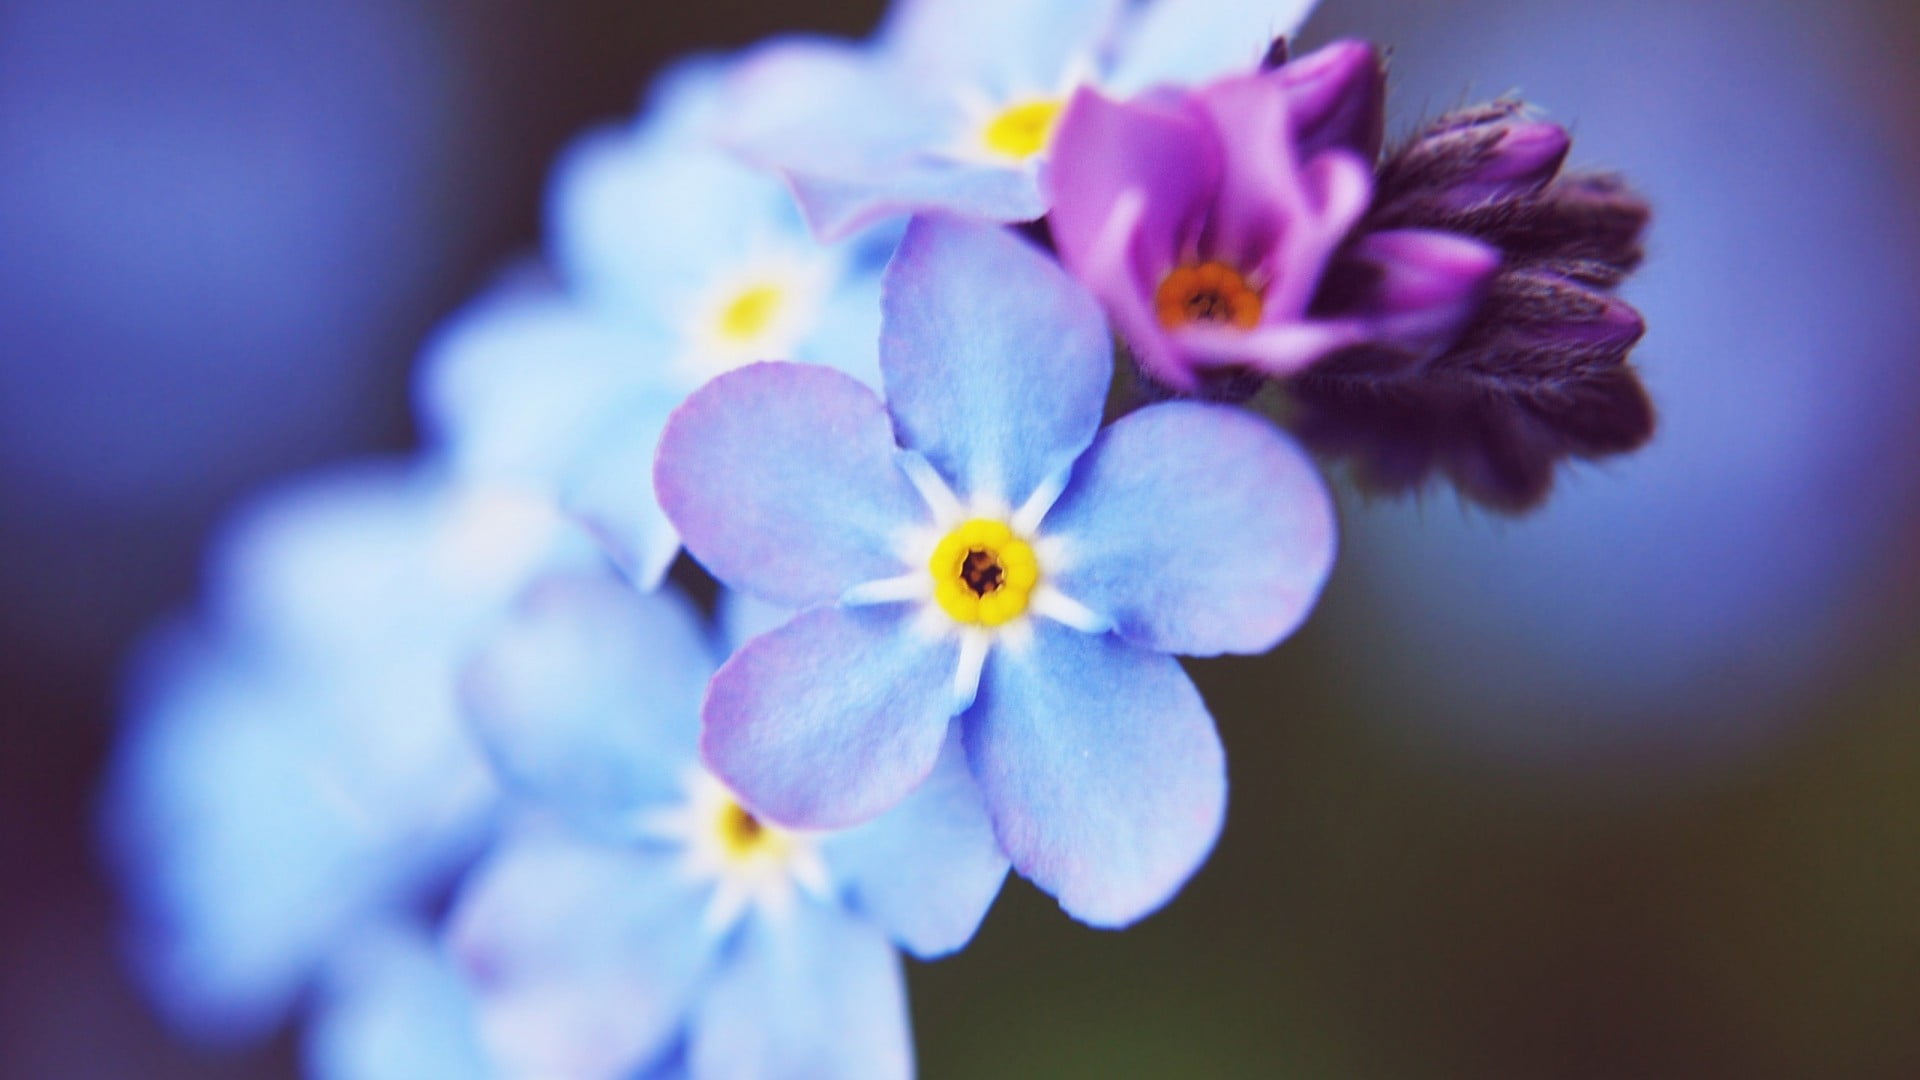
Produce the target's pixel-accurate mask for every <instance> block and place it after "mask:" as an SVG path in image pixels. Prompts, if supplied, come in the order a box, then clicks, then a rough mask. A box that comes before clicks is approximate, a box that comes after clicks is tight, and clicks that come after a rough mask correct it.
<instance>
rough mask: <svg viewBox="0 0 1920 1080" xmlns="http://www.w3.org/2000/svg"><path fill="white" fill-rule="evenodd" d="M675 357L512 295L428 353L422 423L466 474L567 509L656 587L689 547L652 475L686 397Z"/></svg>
mask: <svg viewBox="0 0 1920 1080" xmlns="http://www.w3.org/2000/svg"><path fill="white" fill-rule="evenodd" d="M671 351H672V346H671V345H670V344H668V342H667V341H666V340H665V339H664V338H658V337H649V336H646V335H644V334H640V333H636V332H633V331H632V330H631V329H630V328H629V327H627V326H625V325H623V324H621V323H619V322H617V321H615V320H611V319H608V318H605V317H603V316H601V315H599V314H597V313H595V312H593V311H591V310H589V309H588V308H587V307H586V306H585V305H583V304H579V303H576V302H573V301H570V300H567V299H565V298H563V297H561V296H559V295H558V294H556V293H554V292H552V291H551V289H550V288H546V289H528V288H524V287H523V288H508V289H502V290H499V291H498V292H496V294H495V295H494V296H492V297H489V298H487V299H483V300H481V301H479V302H478V303H476V304H474V305H473V306H472V307H471V308H469V310H468V311H467V312H465V313H463V314H462V315H460V316H459V317H457V318H456V319H455V320H454V322H453V323H452V324H450V325H449V327H448V328H447V329H446V330H445V331H443V332H442V333H441V335H440V336H439V338H438V339H437V340H436V342H435V343H434V344H433V345H432V346H431V347H430V348H429V350H428V353H427V359H426V361H425V362H424V364H423V366H422V368H421V375H420V378H419V389H418V396H419V399H420V401H421V402H422V405H421V423H422V426H423V427H424V428H426V430H427V431H428V433H429V438H430V440H432V441H433V442H435V443H437V444H439V445H441V446H443V447H445V448H446V450H447V452H448V453H449V454H450V455H451V456H452V458H453V461H454V467H455V469H456V470H457V471H458V472H459V473H460V475H461V476H463V477H466V478H471V479H473V480H475V481H479V482H485V483H496V484H503V485H508V486H512V487H515V488H521V489H526V490H529V491H532V492H536V493H539V494H541V495H544V496H547V497H548V498H551V499H553V500H555V502H556V503H557V504H558V505H559V506H561V507H562V508H563V509H565V510H566V511H567V512H568V513H570V514H572V515H573V516H575V517H576V518H578V519H579V520H580V521H581V523H582V524H584V525H585V526H586V527H587V528H588V529H589V530H590V531H591V532H592V533H593V534H594V535H595V537H596V538H597V539H598V540H599V541H600V543H601V545H602V546H603V547H604V548H605V549H606V551H607V553H608V554H609V555H610V556H612V557H613V559H614V560H615V561H616V562H617V563H619V565H620V567H621V569H622V570H623V571H625V572H626V573H627V574H629V575H630V576H631V577H633V578H634V580H635V582H636V583H637V584H639V585H640V587H641V588H652V587H653V586H655V585H657V584H658V583H659V580H660V577H661V575H662V574H664V573H665V572H666V569H667V566H668V564H670V563H671V562H672V561H673V557H674V556H675V555H676V554H678V552H679V550H680V538H679V537H678V536H677V535H676V534H675V533H674V531H673V528H672V525H671V524H670V523H669V522H668V521H667V520H666V516H665V514H663V513H662V512H661V510H660V506H659V503H658V502H657V501H656V500H655V499H654V497H653V476H652V470H653V455H654V450H655V447H656V446H657V444H658V442H659V438H660V430H661V428H662V427H663V426H665V424H666V420H667V416H668V414H670V413H671V412H672V411H673V409H674V407H675V406H677V405H679V404H680V401H681V399H682V398H683V397H684V396H685V392H686V387H685V386H684V385H681V384H680V383H679V381H678V380H677V379H675V378H673V377H672V376H671V374H670V373H669V372H667V371H666V370H665V362H666V359H667V357H668V356H669V355H670V353H671Z"/></svg>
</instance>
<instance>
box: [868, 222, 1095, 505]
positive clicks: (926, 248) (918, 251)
mask: <svg viewBox="0 0 1920 1080" xmlns="http://www.w3.org/2000/svg"><path fill="white" fill-rule="evenodd" d="M885 325H886V335H885V337H883V338H882V339H881V343H880V367H881V371H882V372H883V374H884V375H885V378H886V386H887V407H888V408H889V409H890V410H891V411H892V413H893V420H894V427H895V429H896V430H897V431H898V432H899V436H900V443H901V445H902V446H906V447H909V448H910V449H914V450H918V451H919V452H920V453H922V454H923V455H925V456H926V458H927V460H928V461H930V462H931V463H932V464H933V466H934V468H935V469H937V470H938V471H939V472H940V473H941V474H942V475H943V476H944V477H946V479H947V481H948V482H949V483H951V484H953V485H954V486H955V488H956V490H957V491H958V493H959V494H960V495H961V496H962V497H969V496H971V497H974V498H980V499H999V500H1004V501H1006V502H1007V503H1008V504H1009V505H1010V506H1011V507H1018V506H1019V505H1020V504H1021V503H1022V502H1024V501H1025V500H1026V498H1027V497H1028V496H1029V495H1031V494H1032V493H1033V492H1034V491H1035V490H1036V489H1038V488H1039V487H1040V486H1041V485H1042V484H1043V483H1044V482H1046V481H1047V480H1048V479H1050V478H1052V477H1054V476H1055V475H1057V474H1058V473H1060V472H1062V471H1064V470H1065V469H1066V468H1067V467H1068V466H1069V465H1071V464H1072V463H1073V460H1074V459H1075V458H1076V457H1078V456H1079V454H1080V452H1081V451H1082V450H1085V449H1086V447H1087V444H1088V443H1089V442H1090V441H1091V440H1092V439H1093V434H1094V431H1095V429H1097V428H1098V427H1099V425H1100V414H1101V410H1102V408H1103V407H1104V405H1105V402H1106V396H1107V386H1108V384H1109V383H1110V382H1111V381H1112V378H1113V339H1112V338H1111V337H1110V336H1109V334H1108V332H1107V321H1106V318H1105V317H1104V316H1103V315H1102V314H1101V311H1100V307H1099V305H1098V304H1097V303H1095V301H1094V299H1093V297H1092V296H1091V295H1090V294H1088V293H1087V291H1086V290H1085V289H1084V288H1082V287H1081V286H1080V285H1079V284H1078V283H1076V282H1075V281H1074V280H1073V279H1072V278H1070V277H1068V276H1067V274H1066V271H1064V270H1062V269H1061V268H1060V266H1059V264H1058V263H1056V262H1054V261H1053V260H1052V259H1049V258H1047V257H1046V256H1045V255H1043V254H1042V253H1041V252H1039V251H1038V250H1036V249H1035V248H1034V247H1033V246H1032V245H1030V244H1028V243H1026V242H1025V241H1024V240H1021V239H1020V238H1018V237H1016V236H1015V235H1013V234H1012V233H1011V232H1009V231H1007V230H1005V229H998V228H994V227H991V226H988V225H984V224H979V223H971V222H963V221H959V220H955V219H947V218H921V219H917V220H915V221H914V223H913V224H912V225H911V226H909V227H908V229H907V236H906V239H905V240H903V241H901V244H900V252H899V254H898V255H896V256H895V257H894V261H893V265H892V266H891V267H889V268H888V270H887V280H886V314H885Z"/></svg>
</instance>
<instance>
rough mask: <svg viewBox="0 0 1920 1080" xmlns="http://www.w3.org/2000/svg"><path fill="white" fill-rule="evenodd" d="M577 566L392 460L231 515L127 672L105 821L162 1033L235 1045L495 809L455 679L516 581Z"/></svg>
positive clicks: (473, 843)
mask: <svg viewBox="0 0 1920 1080" xmlns="http://www.w3.org/2000/svg"><path fill="white" fill-rule="evenodd" d="M592 557H593V556H592V553H591V550H590V545H588V544H587V543H586V542H585V540H584V538H583V537H580V536H579V535H578V534H577V533H575V532H574V531H573V530H570V529H569V528H567V527H566V526H565V523H564V522H562V521H561V520H560V519H559V518H558V517H557V516H556V515H554V514H553V513H552V512H551V510H549V509H547V508H544V507H542V506H540V505H539V504H538V503H534V502H531V501H529V500H526V499H523V498H520V497H517V496H514V495H511V494H507V493H501V492H487V491H468V490H462V489H456V488H453V487H450V486H448V485H447V484H446V483H445V482H444V479H443V478H442V477H440V476H439V475H437V474H436V473H434V472H433V471H432V470H430V469H426V468H421V467H405V466H400V465H397V464H396V465H378V466H367V467H361V468H357V469H351V470H341V471H338V472H335V473H331V474H328V475H326V476H324V477H321V478H319V479H315V480H309V481H306V482H304V483H301V484H298V485H296V486H294V487H292V488H290V489H288V490H285V491H283V492H280V493H278V494H276V495H274V496H270V497H268V498H267V499H265V500H262V501H261V502H260V503H259V504H257V505H256V506H254V507H253V508H251V509H250V510H249V511H247V512H245V513H244V514H242V515H241V517H240V519H239V521H238V523H237V525H236V526H235V527H234V528H233V529H231V530H230V531H229V534H228V536H227V538H226V540H225V541H224V542H223V543H222V544H221V545H220V547H219V550H218V551H217V552H216V557H215V558H214V560H213V561H212V565H211V566H210V570H209V578H210V589H209V591H210V596H209V603H208V605H207V610H206V611H205V612H204V613H202V615H201V617H199V618H198V619H195V620H192V621H190V622H186V623H183V624H182V625H181V626H179V627H176V628H174V629H172V630H171V631H169V632H167V633H164V634H162V635H160V636H159V637H157V638H156V640H155V642H154V643H153V645H152V646H151V647H150V648H149V649H148V650H147V651H146V655H145V656H144V658H143V663H142V664H141V665H140V666H139V670H138V671H137V672H136V677H135V679H134V685H133V687H132V695H131V702H130V712H131V719H130V721H129V728H130V729H129V731H128V733H127V735H126V738H125V740H124V742H123V743H122V744H121V746H120V748H119V753H118V757H117V759H116V761H115V763H114V767H113V773H112V776H111V779H110V784H109V791H108V795H107V801H106V806H105V821H104V826H105V828H106V831H107V843H108V847H109V851H110V853H111V855H112V857H113V861H114V864H115V869H116V871H117V872H118V874H119V876H120V877H121V878H122V879H123V881H124V883H125V885H126V891H127V894H128V896H129V898H130V905H131V908H132V915H133V924H134V929H133V947H134V953H135V957H136V961H137V964H138V967H139V968H140V971H141V974H142V975H143V977H144V978H145V980H146V981H147V983H148V984H149V987H150V989H151V990H152V992H153V996H154V998H155V1000H156V1001H157V1002H158V1003H159V1004H160V1005H161V1006H162V1007H163V1008H164V1009H165V1010H167V1012H168V1013H169V1015H170V1016H171V1017H172V1018H173V1019H174V1020H175V1021H176V1022H177V1023H179V1024H180V1025H181V1026H183V1027H185V1028H187V1029H188V1030H191V1031H194V1032H196V1033H198V1034H201V1035H203V1036H205V1037H209V1038H236V1037H245V1036H249V1035H253V1034H258V1033H259V1032H260V1031H261V1030H263V1029H264V1028H266V1027H268V1026H270V1025H272V1024H273V1023H275V1022H276V1021H277V1020H278V1019H279V1018H280V1016H281V1014H282V1013H283V1012H284V1010H285V1008H286V1006H287V1004H288V1003H289V1001H290V1000H291V999H292V997H293V996H294V995H295V994H296V993H297V992H298V991H299V990H300V988H301V987H302V986H303V985H305V984H306V982H307V981H308V980H309V978H310V977H311V976H312V975H313V974H314V973H315V972H316V970H317V969H319V968H320V967H321V966H323V964H324V962H325V961H326V958H327V957H328V955H329V953H330V952H331V950H332V949H333V948H334V947H335V946H336V945H337V944H338V943H339V942H340V941H341V940H342V939H343V938H344V937H347V936H351V934H352V933H353V932H354V931H355V930H356V928H358V927H360V926H363V925H365V924H366V923H367V922H368V921H369V920H375V919H377V918H379V917H380V916H381V915H382V913H384V912H389V911H394V910H399V909H402V908H405V907H406V906H408V905H409V904H410V903H413V902H415V901H417V900H418V899H419V898H420V897H421V896H422V895H423V894H424V893H425V892H427V891H430V890H431V889H432V888H434V887H435V886H436V884H439V883H442V882H443V880H444V877H445V876H446V875H447V874H448V873H450V872H451V871H452V870H453V869H454V868H455V867H457V865H458V864H459V863H460V861H461V860H462V859H463V858H464V857H466V856H467V855H468V854H470V853H471V852H472V851H473V850H475V849H476V848H477V846H478V845H479V843H480V842H481V841H482V839H483V837H484V835H485V832H486V830H487V828H488V822H489V820H490V817H491V814H492V808H493V806H494V803H495V802H496V800H497V794H496V788H495V785H494V782H493V778H492V774H491V771H490V770H489V769H488V768H487V767H486V764H485V762H484V761H483V759H482V758H481V756H480V754H479V752H478V750H477V748H476V747H475V746H474V744H473V742H472V740H471V738H470V737H469V736H468V735H467V733H466V731H465V728H464V725H463V724H462V722H461V720H460V717H459V712H458V708H457V701H456V696H455V689H456V676H457V673H458V670H459V665H460V663H461V662H462V660H463V659H464V656H465V654H466V651H467V649H468V648H469V647H471V646H472V645H473V644H474V643H475V642H477V640H478V639H479V636H480V635H481V633H482V632H483V630H484V628H485V627H486V625H487V623H488V622H489V621H490V620H491V619H494V618H498V617H499V616H501V615H502V614H504V612H505V611H506V609H507V605H508V604H509V603H510V602H511V600H512V598H513V597H514V596H515V595H517V594H518V592H519V590H520V589H521V588H522V587H523V586H524V584H525V583H526V582H527V581H529V580H531V579H532V578H533V577H534V576H535V575H537V574H538V573H540V572H542V571H543V570H546V569H552V568H559V567H571V566H577V565H580V564H581V563H582V562H583V561H585V560H590V559H591V558H592Z"/></svg>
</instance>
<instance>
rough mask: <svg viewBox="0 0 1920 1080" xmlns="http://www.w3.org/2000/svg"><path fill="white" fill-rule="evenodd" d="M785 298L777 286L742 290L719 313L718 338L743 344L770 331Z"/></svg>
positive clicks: (761, 286)
mask: <svg viewBox="0 0 1920 1080" xmlns="http://www.w3.org/2000/svg"><path fill="white" fill-rule="evenodd" d="M785 299H786V298H785V296H784V294H783V293H782V292H781V289H780V287H779V286H778V285H754V286H751V287H749V288H747V289H743V290H742V291H741V292H740V294H739V295H738V296H736V297H734V298H733V299H732V300H731V301H730V302H728V304H727V306H726V307H725V308H723V309H722V310H721V312H720V336H721V337H724V338H726V339H728V340H730V341H742V342H745V341H752V340H754V339H755V338H758V337H760V336H761V335H763V334H765V333H766V332H767V331H768V330H769V329H770V328H772V326H773V322H774V320H775V319H776V318H778V317H779V315H780V308H781V306H782V304H783V303H784V301H785Z"/></svg>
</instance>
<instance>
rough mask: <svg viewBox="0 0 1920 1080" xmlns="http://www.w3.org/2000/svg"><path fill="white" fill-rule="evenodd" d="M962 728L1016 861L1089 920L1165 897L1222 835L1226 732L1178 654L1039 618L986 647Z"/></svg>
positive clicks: (1109, 920)
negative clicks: (1018, 642)
mask: <svg viewBox="0 0 1920 1080" xmlns="http://www.w3.org/2000/svg"><path fill="white" fill-rule="evenodd" d="M964 730H965V732H966V739H967V753H968V757H969V758H970V759H971V760H972V762H973V772H974V776H975V777H977V778H978V779H979V781H980V786H981V789H982V790H983V791H984V792H985V793H986V797H987V805H988V806H989V807H991V808H992V812H993V822H994V829H995V831H996V833H997V834H998V835H999V837H1000V843H1001V845H1002V846H1003V847H1005V848H1006V850H1007V853H1008V854H1009V855H1011V856H1012V857H1013V865H1014V868H1015V869H1017V870H1019V871H1020V873H1021V874H1022V875H1024V876H1026V877H1027V878H1028V879H1029V880H1031V881H1032V882H1033V883H1034V884H1035V885H1038V886H1039V887H1040V888H1042V889H1044V890H1045V891H1047V892H1049V893H1052V894H1053V895H1054V896H1055V897H1056V898H1057V899H1058V900H1059V901H1060V906H1061V907H1062V908H1065V909H1066V911H1067V913H1068V914H1070V915H1072V916H1074V917H1075V918H1077V919H1080V920H1082V921H1084V922H1087V923H1090V924H1092V925H1094V926H1105V927H1117V926H1124V925H1126V924H1128V923H1130V922H1133V921H1134V920H1136V919H1139V918H1141V917H1142V916H1145V915H1147V914H1149V913H1151V912H1152V911H1154V910H1155V909H1157V908H1159V907H1160V906H1161V905H1162V904H1164V903H1166V902H1167V901H1168V900H1169V899H1170V898H1172V896H1173V894H1174V893H1176V892H1178V891H1179V889H1180V887H1181V886H1182V885H1183V884H1185V883H1186V880H1187V878H1188V877H1190V876H1192V874H1193V872H1194V871H1195V870H1197V869H1199V867H1200V864H1201V863H1202V862H1204V861H1205V860H1206V857H1207V853H1208V852H1209V851H1211V850H1212V848H1213V843H1214V840H1215V839H1216V838H1217V837H1218V836H1219V835H1220V826H1221V824H1222V822H1223V820H1224V817H1225V812H1226V800H1227V778H1226V760H1225V755H1224V754H1223V752H1222V750H1221V748H1220V737H1219V735H1218V734H1216V733H1215V731H1214V728H1213V718H1212V717H1211V716H1209V715H1208V714H1207V707H1206V705H1205V703H1204V702H1202V701H1201V700H1200V694H1199V692H1198V691H1197V690H1195V689H1194V687H1193V683H1192V682H1191V681H1189V680H1188V678H1187V676H1186V673H1185V672H1183V671H1181V670H1180V665H1179V664H1178V663H1177V662H1176V661H1175V660H1174V659H1173V658H1172V657H1170V656H1166V655H1163V654H1160V653H1152V652H1147V651H1145V650H1143V649H1137V648H1135V647H1133V646H1131V645H1128V644H1126V643H1125V642H1123V641H1121V640H1120V639H1119V638H1117V637H1114V636H1112V635H1101V636H1095V635H1090V634H1082V633H1079V632H1078V631H1074V630H1069V629H1066V628H1065V627H1062V626H1059V625H1056V624H1053V623H1049V622H1046V621H1044V620H1042V621H1039V622H1037V623H1036V624H1035V636H1034V638H1033V640H1032V642H1031V643H1030V644H1029V645H1028V647H1027V648H1025V649H1023V650H1018V651H1015V650H1012V649H1008V648H998V649H995V650H994V652H993V654H992V655H991V656H990V657H989V658H988V660H987V667H986V671H985V673H984V675H983V677H982V681H981V686H980V700H979V702H978V703H977V704H976V705H975V706H974V708H973V709H972V710H971V711H970V712H968V714H967V716H966V719H965V721H964Z"/></svg>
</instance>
